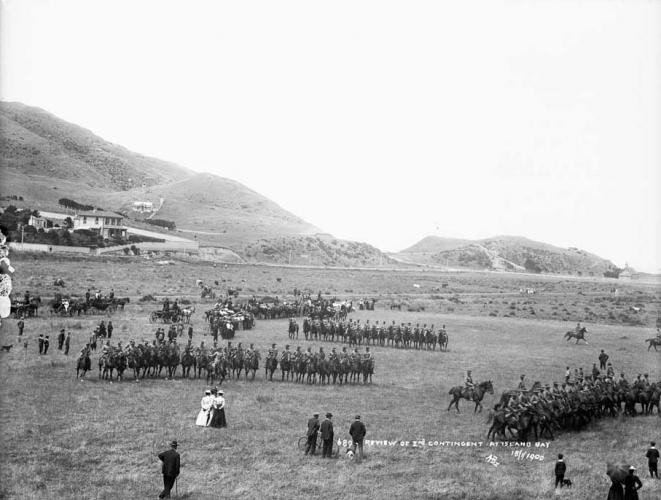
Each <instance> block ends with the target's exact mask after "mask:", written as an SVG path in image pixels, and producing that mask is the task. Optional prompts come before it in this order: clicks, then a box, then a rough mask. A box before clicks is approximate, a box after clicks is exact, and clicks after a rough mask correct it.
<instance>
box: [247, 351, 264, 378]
mask: <svg viewBox="0 0 661 500" xmlns="http://www.w3.org/2000/svg"><path fill="white" fill-rule="evenodd" d="M259 359H260V355H259V352H258V351H252V352H251V351H248V352H247V353H246V357H245V359H244V360H243V369H244V371H245V378H246V380H248V372H249V371H251V372H252V377H250V380H255V374H256V373H257V370H259Z"/></svg>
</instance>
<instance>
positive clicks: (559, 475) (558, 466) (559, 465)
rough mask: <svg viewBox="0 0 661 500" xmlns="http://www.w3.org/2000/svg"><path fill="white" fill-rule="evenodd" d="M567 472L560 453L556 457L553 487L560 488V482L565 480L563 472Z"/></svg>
mask: <svg viewBox="0 0 661 500" xmlns="http://www.w3.org/2000/svg"><path fill="white" fill-rule="evenodd" d="M566 471H567V464H565V461H564V459H563V456H562V453H560V454H559V455H558V460H557V462H556V463H555V487H556V488H557V487H558V485H560V487H561V488H562V482H563V480H564V479H565V472H566Z"/></svg>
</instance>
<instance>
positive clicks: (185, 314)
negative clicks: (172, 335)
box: [179, 306, 195, 323]
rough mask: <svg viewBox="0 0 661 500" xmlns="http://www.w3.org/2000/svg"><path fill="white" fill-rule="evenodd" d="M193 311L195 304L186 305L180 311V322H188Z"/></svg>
mask: <svg viewBox="0 0 661 500" xmlns="http://www.w3.org/2000/svg"><path fill="white" fill-rule="evenodd" d="M194 312H195V306H191V307H187V308H185V309H182V310H181V311H180V313H179V314H180V318H179V319H180V320H181V322H182V323H190V317H191V316H192V315H193V313H194Z"/></svg>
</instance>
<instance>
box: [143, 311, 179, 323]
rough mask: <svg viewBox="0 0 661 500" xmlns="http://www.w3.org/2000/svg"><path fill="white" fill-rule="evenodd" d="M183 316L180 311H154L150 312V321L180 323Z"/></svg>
mask: <svg viewBox="0 0 661 500" xmlns="http://www.w3.org/2000/svg"><path fill="white" fill-rule="evenodd" d="M180 316H181V314H180V312H179V311H173V310H170V311H152V312H151V313H150V314H149V322H150V323H158V322H163V323H178V322H179V317H180Z"/></svg>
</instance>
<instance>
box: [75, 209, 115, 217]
mask: <svg viewBox="0 0 661 500" xmlns="http://www.w3.org/2000/svg"><path fill="white" fill-rule="evenodd" d="M78 216H79V217H119V218H124V216H123V215H120V214H118V213H115V212H108V211H106V210H97V211H96V212H78Z"/></svg>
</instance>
